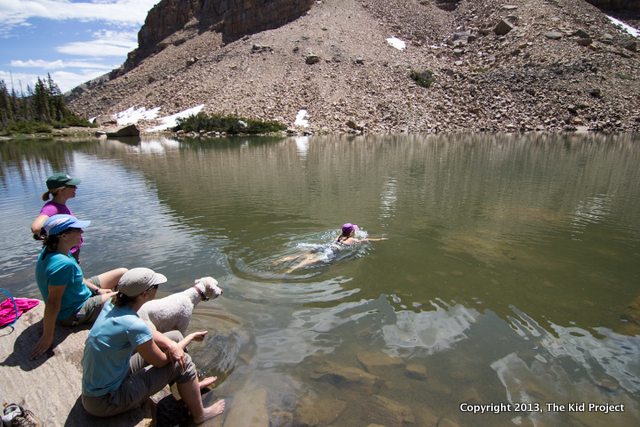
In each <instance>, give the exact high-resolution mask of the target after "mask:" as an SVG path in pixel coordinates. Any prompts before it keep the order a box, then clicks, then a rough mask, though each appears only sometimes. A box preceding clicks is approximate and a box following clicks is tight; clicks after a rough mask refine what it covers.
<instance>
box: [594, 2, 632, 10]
mask: <svg viewBox="0 0 640 427" xmlns="http://www.w3.org/2000/svg"><path fill="white" fill-rule="evenodd" d="M587 1H588V2H589V3H591V4H592V5H594V6H595V7H599V8H600V9H603V10H622V11H634V10H640V1H638V0H587Z"/></svg>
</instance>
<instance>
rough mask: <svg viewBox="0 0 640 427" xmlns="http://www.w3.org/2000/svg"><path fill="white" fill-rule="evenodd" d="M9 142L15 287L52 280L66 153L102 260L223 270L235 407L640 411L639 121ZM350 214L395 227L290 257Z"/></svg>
mask: <svg viewBox="0 0 640 427" xmlns="http://www.w3.org/2000/svg"><path fill="white" fill-rule="evenodd" d="M0 159H1V162H0V215H1V216H2V221H0V233H1V234H0V235H1V236H2V241H3V244H2V247H1V248H0V284H1V286H2V288H4V289H7V290H9V291H10V292H11V293H12V294H13V295H14V296H16V297H36V298H40V295H39V293H38V290H37V287H36V285H35V278H34V266H35V261H36V258H37V255H38V252H39V244H38V243H37V242H35V241H34V240H32V238H31V236H30V233H29V226H30V224H31V222H32V221H33V219H34V218H35V216H36V215H37V214H38V212H39V209H40V207H41V205H42V201H41V200H40V197H39V196H40V194H42V192H43V191H44V190H45V185H44V182H45V180H46V178H47V176H49V175H51V174H52V173H54V172H59V171H67V172H68V173H70V174H71V175H72V176H74V177H77V178H80V179H82V184H80V186H79V188H78V191H77V197H76V198H75V199H72V200H69V202H68V206H69V207H70V208H71V210H72V211H73V212H74V213H75V214H76V215H77V216H78V217H79V218H81V219H89V220H91V221H92V224H91V226H90V227H89V228H88V229H87V230H86V231H85V235H84V237H85V245H84V246H83V249H82V256H81V259H82V265H83V270H84V271H85V275H86V276H89V275H92V274H96V273H99V272H101V271H104V270H106V269H111V268H115V267H119V266H125V267H129V268H132V267H138V266H145V267H149V268H153V269H154V270H157V271H159V272H162V273H163V274H165V275H166V276H167V277H168V278H169V281H170V283H169V284H168V285H167V286H164V288H161V290H162V291H164V294H163V293H162V292H161V293H160V295H166V294H168V293H169V292H178V291H181V290H184V289H187V288H188V287H190V286H191V285H192V284H193V280H194V279H196V278H199V277H201V276H206V275H211V276H214V277H216V278H217V279H218V281H219V282H220V285H221V287H223V288H224V290H225V293H224V295H223V296H222V297H221V298H219V299H218V300H216V301H210V302H206V303H202V304H200V305H198V307H197V310H196V312H195V314H194V317H193V318H192V322H191V327H190V328H191V329H194V330H196V329H208V330H209V331H210V334H209V336H208V338H207V339H206V340H205V341H204V342H203V343H202V344H197V345H193V346H192V349H191V352H192V355H193V356H194V359H195V361H196V362H197V364H198V366H199V367H200V368H201V369H202V370H203V371H205V372H206V373H208V374H217V375H218V376H219V377H220V379H221V381H219V383H220V385H219V387H218V388H217V389H216V390H215V391H214V392H212V393H210V394H209V395H208V396H207V399H208V400H211V399H214V398H215V396H224V397H226V398H228V399H229V402H230V407H231V410H230V411H228V412H227V414H228V415H227V419H226V420H225V423H227V424H228V425H231V424H232V423H234V422H235V424H237V421H234V419H236V420H237V418H235V417H237V413H236V414H233V407H234V403H235V406H236V407H238V406H242V407H243V408H244V412H245V413H252V414H261V413H266V414H271V415H272V416H273V417H277V416H281V417H285V418H286V417H287V416H288V415H287V414H281V412H291V413H293V414H294V416H295V417H296V419H297V420H298V421H300V422H307V423H311V421H309V420H312V421H313V422H317V425H321V426H323V425H331V426H367V425H369V424H370V423H376V424H380V425H385V426H387V427H391V426H395V425H402V423H405V424H404V425H412V424H411V423H413V425H424V426H429V425H436V423H437V422H438V420H441V421H440V422H441V424H442V423H444V421H442V420H444V419H447V420H449V421H450V422H453V423H457V425H461V426H462V425H470V426H471V425H473V426H475V425H478V426H496V425H540V426H542V425H545V426H546V425H588V426H599V425H607V426H609V425H625V426H627V425H638V424H639V423H640V408H639V403H640V356H639V354H640V353H639V350H640V336H638V337H637V336H636V334H640V326H638V325H637V324H636V323H635V322H634V321H633V320H632V317H631V315H630V314H633V313H631V312H629V311H628V309H627V307H628V306H629V305H630V304H631V303H633V302H634V300H636V298H638V297H639V296H640V289H639V287H638V284H639V280H640V168H639V166H640V137H638V136H634V135H624V136H610V137H601V136H578V135H571V136H553V137H552V136H533V135H526V136H494V135H491V136H487V135H482V136H464V135H458V136H448V137H432V136H429V137H427V136H389V137H377V136H376V137H373V136H372V137H369V136H368V137H358V138H346V137H310V138H307V137H298V138H286V139H277V138H276V139H268V138H255V139H248V138H239V139H217V140H183V141H176V140H171V139H162V138H143V139H142V140H141V141H140V140H120V141H119V140H101V141H98V140H93V141H72V142H69V141H67V142H64V141H35V140H26V141H12V142H0ZM345 222H353V223H356V224H358V225H360V227H361V229H360V230H359V236H360V237H364V236H367V235H368V236H370V237H380V236H385V237H388V240H387V241H382V242H372V243H364V244H362V245H359V246H357V247H354V248H349V249H347V250H345V251H343V252H342V253H340V255H339V256H338V258H337V259H335V260H331V261H329V262H320V263H318V264H316V265H314V266H312V267H309V268H302V269H299V270H296V271H294V272H292V273H290V274H287V273H286V271H287V269H288V268H289V267H291V266H292V265H293V261H285V262H281V263H278V260H279V259H281V258H284V257H286V256H291V255H294V254H298V253H301V252H302V251H304V250H307V249H309V248H313V247H315V246H316V245H321V244H323V243H327V242H330V241H331V240H332V239H334V238H335V237H336V236H337V234H338V231H339V227H340V226H341V224H343V223H345ZM274 264H275V265H274ZM636 318H637V319H640V315H638V316H636ZM365 371H368V372H369V373H370V375H367V374H364V372H365ZM464 402H466V403H470V404H491V403H494V404H500V403H504V404H505V405H506V404H511V407H510V409H511V411H506V410H503V411H501V412H500V413H497V414H496V413H489V414H482V415H481V414H472V413H469V412H466V411H462V410H461V409H460V407H461V404H462V403H464ZM518 403H528V404H530V405H527V406H525V407H524V409H528V410H529V412H520V411H516V410H515V409H516V407H515V404H518ZM551 403H556V404H567V403H586V404H587V405H588V404H589V403H596V404H598V405H605V404H611V405H620V404H624V412H617V413H609V414H601V413H597V412H594V411H588V407H587V408H585V411H574V412H569V410H568V407H567V410H566V411H564V412H561V411H555V412H554V411H549V410H548V406H547V404H551ZM536 404H537V405H539V406H536ZM228 407H229V406H228ZM264 408H266V409H264ZM538 408H539V411H538V410H537V409H538ZM617 408H620V407H619V406H618V407H617ZM578 409H580V408H579V407H578ZM531 410H533V412H532V411H531ZM313 417H315V418H313ZM274 420H275V418H274ZM235 424H234V425H235ZM442 425H444V424H442ZM448 425H455V424H448Z"/></svg>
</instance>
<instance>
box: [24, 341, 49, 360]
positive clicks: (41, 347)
mask: <svg viewBox="0 0 640 427" xmlns="http://www.w3.org/2000/svg"><path fill="white" fill-rule="evenodd" d="M52 344H53V336H50V337H46V336H44V335H43V336H42V337H40V339H39V340H38V342H37V343H36V346H35V348H34V349H33V351H32V352H31V354H30V355H29V360H34V359H37V358H39V357H40V356H42V355H43V354H44V353H45V352H46V351H47V350H49V349H50V348H51V345H52Z"/></svg>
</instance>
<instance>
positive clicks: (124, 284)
mask: <svg viewBox="0 0 640 427" xmlns="http://www.w3.org/2000/svg"><path fill="white" fill-rule="evenodd" d="M166 281H167V278H166V277H165V276H164V275H163V274H160V273H156V272H155V271H153V270H151V269H150V268H132V269H131V270H129V271H127V272H126V273H124V274H123V275H122V277H121V278H120V281H118V291H119V292H122V293H123V294H125V295H126V296H128V297H135V296H138V295H140V294H141V293H143V292H144V291H146V290H147V289H149V288H150V287H151V286H153V285H158V284H160V283H165V282H166Z"/></svg>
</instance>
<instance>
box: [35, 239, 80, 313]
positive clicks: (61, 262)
mask: <svg viewBox="0 0 640 427" xmlns="http://www.w3.org/2000/svg"><path fill="white" fill-rule="evenodd" d="M36 282H37V283H38V289H40V294H42V298H43V299H44V301H45V302H46V301H47V298H48V297H49V286H65V285H66V286H67V287H66V288H65V290H64V293H63V294H62V300H61V301H60V312H59V313H58V317H57V320H62V319H66V318H67V317H69V316H71V315H72V314H73V313H75V312H76V311H78V310H79V309H80V307H82V305H83V304H84V303H85V301H87V300H88V299H89V298H90V297H91V295H93V294H92V292H91V290H90V289H89V288H88V287H87V286H86V285H85V284H84V282H83V280H82V269H81V268H80V266H79V265H78V262H77V261H76V260H75V258H74V257H72V256H71V254H70V253H69V254H68V255H65V254H63V253H60V252H47V249H46V248H45V249H42V253H41V254H40V256H39V257H38V263H37V264H36Z"/></svg>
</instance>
